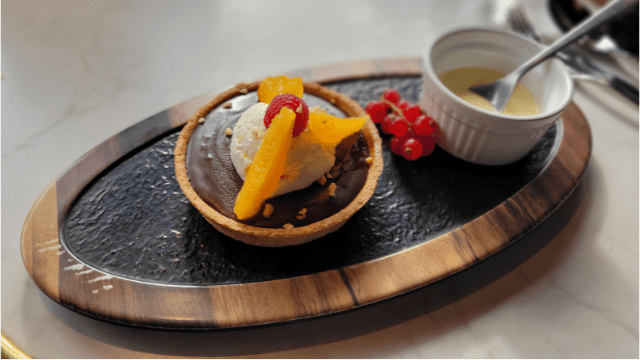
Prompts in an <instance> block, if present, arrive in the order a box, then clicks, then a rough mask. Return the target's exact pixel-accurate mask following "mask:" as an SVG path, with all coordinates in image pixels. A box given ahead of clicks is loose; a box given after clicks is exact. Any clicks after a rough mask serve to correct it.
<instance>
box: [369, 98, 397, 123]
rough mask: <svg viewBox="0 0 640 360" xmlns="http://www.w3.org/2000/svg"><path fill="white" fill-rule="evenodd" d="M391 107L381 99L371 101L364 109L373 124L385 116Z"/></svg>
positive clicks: (379, 121)
mask: <svg viewBox="0 0 640 360" xmlns="http://www.w3.org/2000/svg"><path fill="white" fill-rule="evenodd" d="M390 109H391V107H390V106H389V105H388V104H386V103H384V102H382V101H372V102H370V103H369V104H367V106H366V107H365V109H364V110H365V111H366V112H367V114H369V116H371V121H373V123H374V124H379V123H381V122H382V120H384V117H385V116H387V114H388V113H389V110H390Z"/></svg>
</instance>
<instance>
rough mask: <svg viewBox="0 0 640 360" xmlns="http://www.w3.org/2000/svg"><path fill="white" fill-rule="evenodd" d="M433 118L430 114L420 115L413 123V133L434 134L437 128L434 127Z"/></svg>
mask: <svg viewBox="0 0 640 360" xmlns="http://www.w3.org/2000/svg"><path fill="white" fill-rule="evenodd" d="M433 122H434V121H433V119H432V118H431V117H430V116H426V115H420V116H418V118H417V119H416V121H415V122H414V123H413V124H411V129H412V130H413V133H414V134H416V135H419V136H429V135H431V134H433V131H434V130H435V128H434V127H433V125H432V123H433Z"/></svg>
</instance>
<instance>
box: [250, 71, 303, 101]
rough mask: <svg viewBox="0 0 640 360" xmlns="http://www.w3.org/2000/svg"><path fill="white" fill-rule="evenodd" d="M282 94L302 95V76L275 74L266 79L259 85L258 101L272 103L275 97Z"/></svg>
mask: <svg viewBox="0 0 640 360" xmlns="http://www.w3.org/2000/svg"><path fill="white" fill-rule="evenodd" d="M281 94H292V95H295V96H297V97H302V94H303V87H302V79H301V78H292V79H290V78H288V77H286V76H284V75H283V76H273V77H268V78H266V79H264V80H263V81H262V82H261V83H260V86H258V101H260V102H263V103H267V104H270V103H271V101H272V100H273V98H275V97H276V96H278V95H281Z"/></svg>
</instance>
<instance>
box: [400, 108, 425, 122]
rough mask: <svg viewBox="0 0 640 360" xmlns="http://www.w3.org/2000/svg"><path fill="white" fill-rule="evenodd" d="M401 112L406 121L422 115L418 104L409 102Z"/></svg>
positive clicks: (414, 119)
mask: <svg viewBox="0 0 640 360" xmlns="http://www.w3.org/2000/svg"><path fill="white" fill-rule="evenodd" d="M403 114H404V117H405V118H406V119H407V121H408V122H410V123H412V122H414V121H416V119H417V118H418V116H420V115H422V110H421V109H420V106H418V105H416V104H411V105H409V106H408V107H407V109H406V110H404V111H403Z"/></svg>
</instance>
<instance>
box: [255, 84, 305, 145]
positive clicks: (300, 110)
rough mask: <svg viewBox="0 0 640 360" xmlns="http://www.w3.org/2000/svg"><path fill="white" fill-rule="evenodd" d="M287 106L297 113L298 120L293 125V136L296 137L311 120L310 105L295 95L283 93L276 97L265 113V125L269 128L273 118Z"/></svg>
mask: <svg viewBox="0 0 640 360" xmlns="http://www.w3.org/2000/svg"><path fill="white" fill-rule="evenodd" d="M285 106H286V107H288V108H289V109H291V110H293V111H294V112H295V113H296V122H295V124H294V125H293V132H292V133H293V137H296V136H298V135H300V133H301V132H302V131H303V130H304V128H305V127H307V123H308V122H309V107H308V106H307V104H306V103H305V102H304V101H303V100H302V99H300V98H299V97H297V96H295V95H292V94H281V95H278V96H276V97H274V98H273V100H271V104H269V107H268V108H267V112H266V113H265V114H264V126H265V127H266V128H267V129H268V128H269V125H271V121H272V120H273V118H274V117H275V116H276V115H278V114H279V113H280V110H281V109H282V108H283V107H285Z"/></svg>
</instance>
